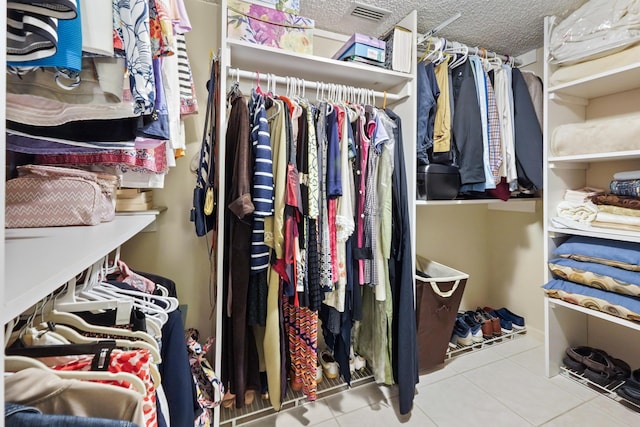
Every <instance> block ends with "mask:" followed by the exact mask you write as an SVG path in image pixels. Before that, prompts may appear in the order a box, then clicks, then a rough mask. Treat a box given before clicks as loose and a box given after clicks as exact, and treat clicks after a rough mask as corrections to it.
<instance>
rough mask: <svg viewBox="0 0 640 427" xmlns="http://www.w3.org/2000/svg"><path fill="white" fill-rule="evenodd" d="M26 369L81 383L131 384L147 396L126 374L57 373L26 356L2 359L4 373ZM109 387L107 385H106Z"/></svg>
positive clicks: (128, 374)
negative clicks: (108, 382)
mask: <svg viewBox="0 0 640 427" xmlns="http://www.w3.org/2000/svg"><path fill="white" fill-rule="evenodd" d="M28 368H36V369H41V370H43V371H47V372H51V373H53V374H55V375H56V376H57V377H59V378H61V379H67V380H82V381H116V382H127V383H129V384H131V386H132V388H133V389H134V390H135V391H137V392H138V393H140V394H141V395H143V396H145V395H146V394H147V388H146V386H145V385H144V382H143V381H142V380H141V379H140V378H138V377H137V376H135V375H134V374H130V373H128V372H107V371H57V370H55V369H51V368H50V367H48V366H47V365H45V364H44V363H42V362H40V361H39V360H37V359H33V358H31V357H26V356H5V357H4V371H5V372H19V371H22V370H24V369H28ZM106 385H109V384H106Z"/></svg>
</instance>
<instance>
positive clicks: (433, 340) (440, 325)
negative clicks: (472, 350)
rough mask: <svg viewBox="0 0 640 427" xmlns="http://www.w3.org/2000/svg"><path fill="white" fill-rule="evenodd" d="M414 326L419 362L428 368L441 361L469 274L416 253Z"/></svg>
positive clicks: (443, 357)
mask: <svg viewBox="0 0 640 427" xmlns="http://www.w3.org/2000/svg"><path fill="white" fill-rule="evenodd" d="M416 269H417V270H418V271H419V272H421V273H423V275H426V276H429V277H422V275H420V274H418V272H416V326H417V334H418V337H417V342H418V364H419V368H420V371H427V370H431V369H433V368H435V367H436V366H438V365H440V364H442V363H444V359H445V356H446V354H447V347H448V345H449V339H450V338H451V332H452V331H453V325H454V324H455V321H456V314H457V312H458V308H459V307H460V301H461V300H462V294H463V293H464V288H465V286H466V284H467V279H468V278H469V275H468V274H466V273H463V272H461V271H458V270H455V269H453V268H451V267H447V266H446V265H443V264H440V263H437V262H435V261H431V260H429V259H426V258H424V257H421V256H420V255H418V256H417V257H416Z"/></svg>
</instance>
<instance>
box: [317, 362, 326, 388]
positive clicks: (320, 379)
mask: <svg viewBox="0 0 640 427" xmlns="http://www.w3.org/2000/svg"><path fill="white" fill-rule="evenodd" d="M322 378H324V377H323V376H322V365H321V364H319V363H318V366H316V384H320V383H321V382H322Z"/></svg>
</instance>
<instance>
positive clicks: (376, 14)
mask: <svg viewBox="0 0 640 427" xmlns="http://www.w3.org/2000/svg"><path fill="white" fill-rule="evenodd" d="M349 14H350V15H351V16H355V17H356V18H362V19H367V20H369V21H375V22H380V21H382V20H383V19H384V18H386V17H387V16H389V15H391V11H390V10H386V9H380V8H378V7H374V6H369V5H368V4H363V3H359V2H354V3H353V7H352V9H351V11H350V12H349Z"/></svg>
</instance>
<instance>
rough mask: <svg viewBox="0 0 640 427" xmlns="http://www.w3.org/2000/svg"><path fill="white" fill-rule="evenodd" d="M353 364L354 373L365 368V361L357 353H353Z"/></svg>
mask: <svg viewBox="0 0 640 427" xmlns="http://www.w3.org/2000/svg"><path fill="white" fill-rule="evenodd" d="M353 360H354V364H355V369H356V371H361V370H363V369H364V368H366V367H367V359H365V358H364V357H362V356H360V355H359V354H358V353H354V358H353Z"/></svg>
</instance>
